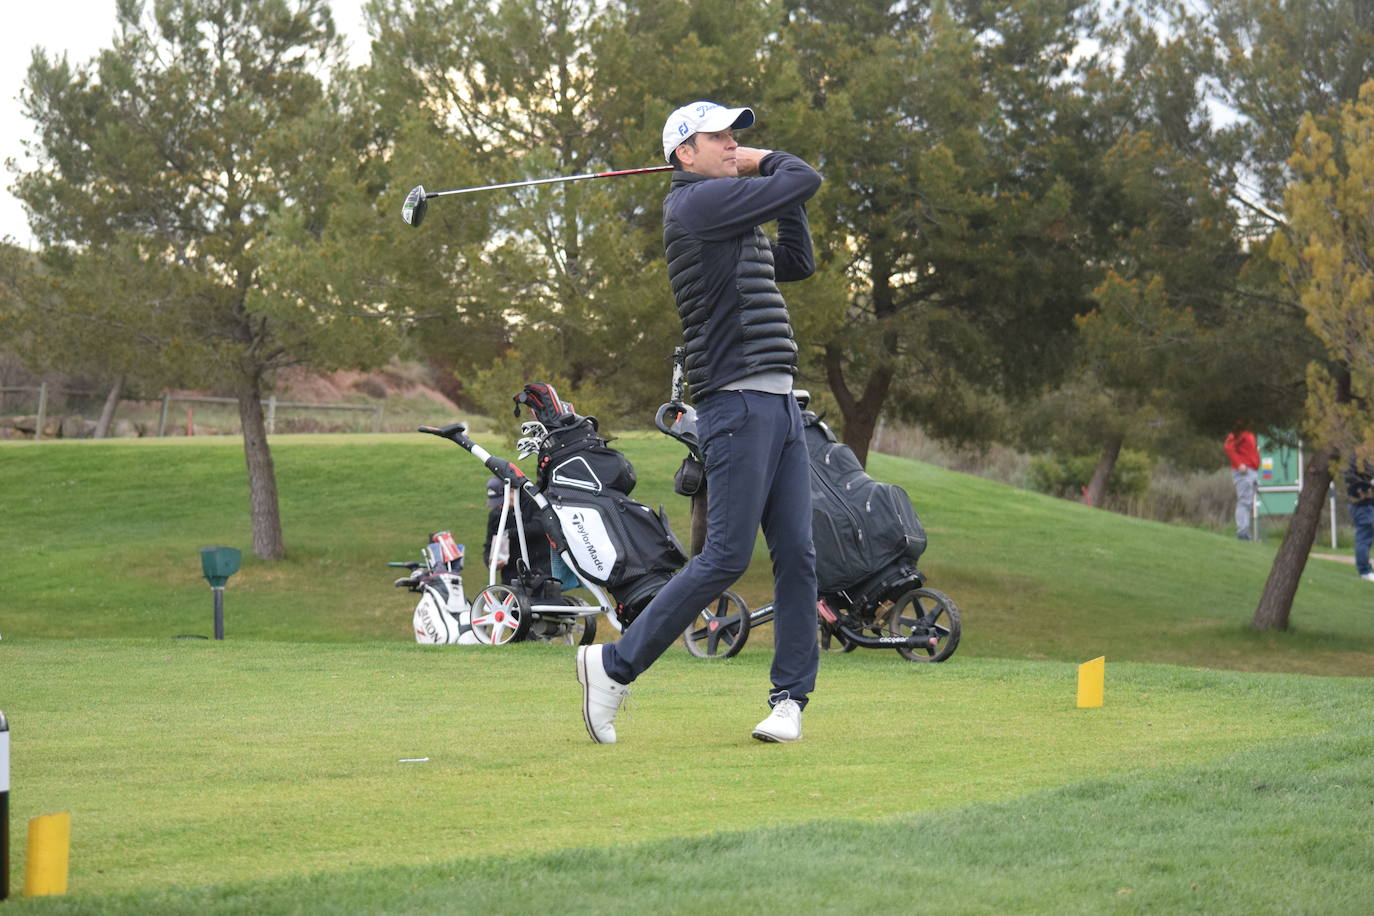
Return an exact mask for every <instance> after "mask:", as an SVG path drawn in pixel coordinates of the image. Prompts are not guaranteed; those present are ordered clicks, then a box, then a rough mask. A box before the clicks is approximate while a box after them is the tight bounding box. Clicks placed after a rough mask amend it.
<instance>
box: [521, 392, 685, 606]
mask: <svg viewBox="0 0 1374 916" xmlns="http://www.w3.org/2000/svg"><path fill="white" fill-rule="evenodd" d="M515 401H516V405H517V406H516V411H517V413H518V412H519V409H520V405H522V404H523V405H525V406H527V407H529V408H530V410H531V411H532V412H533V413H534V415H535V417H536V419H537V420H538V422H539V424H542V429H541V430H540V431H539V435H538V441H537V446H538V455H539V471H538V476H537V478H536V482H537V484H538V486H539V489H540V492H542V493H543V494H544V496H545V498H546V499H547V500H548V501H549V506H550V511H551V512H552V514H553V515H554V516H555V517H556V519H557V521H558V525H559V528H560V530H561V531H562V533H563V539H564V541H565V542H566V546H567V549H568V552H569V553H570V554H571V556H572V559H573V562H574V563H575V564H576V565H577V568H578V571H580V572H581V573H582V575H584V576H586V577H587V578H588V579H590V580H592V581H593V582H596V583H597V584H598V585H604V586H605V587H606V589H607V590H608V591H609V592H610V593H611V596H612V597H614V598H615V601H616V619H617V621H618V622H619V623H620V625H621V627H622V628H623V627H625V626H628V625H629V624H630V622H631V621H633V620H634V618H635V617H636V616H638V614H639V612H640V611H642V610H643V609H644V607H645V605H647V604H648V603H649V601H650V600H651V599H652V598H653V596H654V595H656V594H657V593H658V590H659V589H660V588H662V587H663V585H664V584H665V583H666V582H667V581H668V580H669V579H670V578H672V576H673V574H674V573H676V572H677V570H678V569H679V568H681V567H682V565H683V564H684V563H686V562H687V556H686V554H685V553H684V552H683V550H682V545H681V544H680V543H678V540H677V538H676V537H675V536H674V535H673V531H672V528H671V527H670V526H669V524H668V518H667V516H666V515H664V513H663V508H662V507H661V506H660V507H659V509H658V511H657V512H655V511H653V510H652V509H650V508H649V507H648V506H645V505H643V504H642V503H639V502H636V501H635V500H633V499H631V498H630V492H631V491H632V490H634V486H635V482H636V481H635V472H634V466H633V465H631V464H630V461H629V459H627V458H626V457H625V456H624V455H622V454H621V453H620V452H618V451H616V450H615V449H613V448H611V447H610V446H609V445H608V444H607V442H608V440H606V439H604V438H602V437H601V436H600V435H599V433H598V427H597V422H596V418H595V417H583V416H579V415H578V414H576V413H574V412H573V410H572V408H571V406H570V405H568V404H566V403H565V402H563V401H560V400H559V399H558V395H557V393H556V392H554V390H553V388H552V387H551V386H549V385H542V384H540V385H526V386H525V389H524V391H522V392H521V393H520V394H518V395H516V396H515Z"/></svg>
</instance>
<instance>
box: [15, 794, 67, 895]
mask: <svg viewBox="0 0 1374 916" xmlns="http://www.w3.org/2000/svg"><path fill="white" fill-rule="evenodd" d="M71 843H72V816H71V815H70V814H68V813H67V812H65V811H64V812H62V813H61V814H44V815H41V816H39V817H35V818H31V819H30V820H29V857H28V860H27V862H26V863H25V866H24V895H25V896H26V897H48V896H54V895H58V894H65V893H66V892H67V862H68V856H69V851H70V849H71Z"/></svg>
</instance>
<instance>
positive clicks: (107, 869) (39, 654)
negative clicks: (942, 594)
mask: <svg viewBox="0 0 1374 916" xmlns="http://www.w3.org/2000/svg"><path fill="white" fill-rule="evenodd" d="M660 438H661V437H660ZM491 445H492V446H496V443H494V442H493V443H491ZM618 445H621V446H623V447H624V449H625V451H626V452H627V453H628V454H629V455H630V457H631V458H632V460H634V462H635V465H636V468H637V470H638V472H639V478H640V481H641V483H640V488H639V490H637V491H636V495H637V496H639V497H640V498H641V499H642V500H643V501H645V502H649V503H651V504H656V503H658V502H664V503H666V504H667V505H668V506H669V508H670V509H671V510H672V511H673V513H674V523H675V526H676V527H677V528H678V530H679V531H680V532H682V533H685V531H686V518H685V508H686V507H685V501H684V500H682V499H681V498H679V497H676V496H674V495H673V494H672V493H671V475H672V471H673V469H674V468H675V467H676V464H677V462H678V460H679V458H680V450H679V449H678V448H676V447H674V446H673V445H672V444H671V443H667V442H660V441H659V439H658V438H654V437H647V436H645V437H638V436H636V437H627V438H626V439H624V440H621V441H620V442H619V443H618ZM273 448H274V455H275V457H276V460H277V470H278V475H279V482H280V486H281V489H282V503H283V518H284V524H285V528H286V537H287V544H288V549H289V550H290V552H291V557H290V558H289V559H288V560H287V561H285V562H283V563H280V564H275V565H268V564H263V563H260V562H257V561H254V560H252V559H251V557H249V556H247V555H248V553H249V551H248V547H249V544H248V539H247V532H248V523H247V495H246V491H245V483H244V472H243V459H242V454H241V451H240V448H239V445H238V443H237V441H229V440H212V441H187V440H182V441H177V442H174V443H149V442H136V443H55V444H43V445H39V446H23V445H9V446H0V491H2V492H3V493H4V494H5V502H6V519H5V524H4V525H3V527H0V552H2V555H3V556H4V557H5V560H4V562H3V563H0V637H3V639H0V709H3V710H4V711H5V712H6V714H7V715H8V716H9V718H10V721H11V725H12V728H13V739H12V748H13V755H12V758H13V759H12V770H13V774H12V775H13V780H12V781H13V791H12V796H11V805H12V808H13V811H14V817H15V822H14V830H13V833H14V839H15V844H14V845H15V846H16V847H17V850H16V852H17V854H16V857H15V861H14V863H13V874H14V876H15V877H14V884H15V893H16V894H17V893H18V891H19V889H20V888H21V887H22V878H23V867H24V861H23V848H24V835H25V830H24V822H25V820H26V819H27V818H29V817H32V816H35V815H37V814H41V813H46V812H50V811H59V810H61V811H70V812H71V813H72V817H73V845H72V873H71V893H70V895H69V896H67V897H66V898H62V899H51V900H22V899H20V900H12V901H10V902H9V903H7V904H4V907H7V908H10V909H14V910H15V911H16V912H25V913H27V912H35V913H66V912H90V913H111V912H115V913H120V912H122V913H149V912H206V911H220V912H245V913H247V912H252V913H258V912H283V913H285V912H340V913H352V912H397V913H406V912H436V913H438V912H474V913H476V912H481V913H486V912H511V913H524V912H550V911H556V912H586V913H603V912H623V913H642V912H680V913H696V912H732V913H733V912H779V911H787V910H789V909H790V910H793V911H796V912H875V913H876V912H906V911H913V910H933V909H939V910H942V911H951V912H987V913H992V912H1044V913H1060V912H1098V911H1102V910H1109V911H1120V912H1136V911H1157V912H1175V911H1196V912H1209V913H1213V912H1228V913H1255V912H1291V911H1297V912H1317V913H1328V912H1329V913H1357V912H1364V911H1365V909H1366V904H1367V901H1368V900H1369V899H1374V841H1372V840H1371V837H1374V764H1371V760H1374V715H1372V714H1371V712H1370V710H1371V699H1374V692H1371V689H1370V681H1369V680H1368V675H1369V674H1370V673H1374V663H1371V659H1374V589H1370V588H1369V586H1368V585H1367V584H1366V583H1360V582H1359V581H1358V580H1357V579H1355V577H1354V576H1353V574H1352V573H1351V571H1350V568H1349V567H1343V566H1340V565H1338V564H1334V563H1331V564H1328V563H1322V562H1319V561H1315V560H1314V561H1312V562H1311V563H1310V564H1309V568H1308V573H1307V576H1306V581H1305V582H1304V585H1303V589H1302V591H1301V592H1300V594H1299V600H1298V604H1297V606H1296V607H1295V609H1294V612H1293V623H1294V625H1295V632H1292V633H1288V634H1271V635H1265V636H1259V635H1256V634H1252V633H1249V632H1248V631H1247V630H1246V629H1245V623H1246V622H1247V621H1248V619H1249V614H1250V612H1251V611H1252V609H1253V604H1254V601H1255V598H1256V597H1257V595H1258V593H1259V589H1260V587H1261V586H1262V584H1263V577H1264V575H1265V574H1266V573H1267V568H1268V563H1269V559H1270V557H1269V556H1268V553H1267V551H1266V550H1265V549H1264V548H1262V547H1258V546H1256V545H1246V544H1237V543H1235V542H1233V541H1231V540H1230V539H1228V538H1225V537H1221V536H1216V535H1208V534H1205V533H1201V532H1196V531H1190V530H1183V529H1174V528H1170V527H1167V526H1163V525H1158V524H1152V523H1147V522H1139V521H1134V520H1131V519H1126V518H1122V517H1119V516H1114V515H1110V514H1107V513H1101V512H1094V511H1091V510H1087V509H1084V508H1082V507H1080V506H1077V505H1073V504H1069V503H1065V502H1061V501H1056V500H1051V499H1046V498H1043V497H1039V496H1036V495H1034V494H1029V493H1023V492H1019V491H1014V490H1008V489H1006V488H1004V487H1000V486H997V485H995V484H990V483H987V482H985V481H981V480H977V479H975V478H972V477H967V476H964V475H958V474H952V473H949V472H945V471H942V470H939V469H937V468H933V467H929V466H924V465H917V464H913V463H911V462H904V461H900V460H898V459H894V458H889V457H887V456H874V461H873V462H872V466H871V468H870V470H871V471H872V472H873V473H874V474H875V476H878V477H880V478H882V479H886V480H891V481H894V482H897V483H899V484H901V485H903V486H905V487H907V488H908V490H909V491H910V492H911V493H912V495H913V500H914V502H915V503H916V506H917V509H918V511H919V512H920V513H921V517H922V520H923V521H924V522H925V523H926V525H927V527H928V529H929V531H930V539H931V546H930V549H929V551H928V553H927V555H926V559H925V560H924V561H923V563H922V566H923V568H924V569H925V570H926V572H927V573H928V574H929V575H930V577H931V584H932V585H935V586H937V587H939V588H941V589H943V590H945V591H947V592H949V593H950V594H951V595H952V596H954V598H955V600H956V601H957V602H958V603H959V605H960V607H961V608H962V609H963V611H964V618H965V632H964V641H963V643H962V644H961V646H960V649H959V651H958V653H957V654H956V655H955V656H954V658H953V659H952V660H951V661H950V662H948V663H946V664H942V665H928V666H927V665H915V664H911V663H908V662H904V661H902V660H901V659H900V658H899V657H898V656H897V655H896V653H893V652H874V651H865V650H860V651H857V652H854V653H852V654H848V655H835V654H827V655H825V656H824V657H823V658H822V670H821V683H820V687H819V689H818V691H817V694H816V696H815V702H814V703H813V704H812V706H811V707H810V708H809V709H808V711H807V714H806V719H805V732H806V738H805V740H803V741H802V742H800V743H798V744H796V745H786V746H779V745H763V744H760V743H758V742H755V741H752V740H751V739H750V738H749V737H748V733H749V729H750V728H751V726H752V725H753V724H754V723H755V722H756V721H757V720H758V719H759V718H761V717H762V715H763V713H764V711H765V710H764V705H763V695H764V691H765V689H766V686H767V666H768V660H769V651H768V642H769V640H768V633H767V631H766V629H765V630H761V631H756V632H755V633H754V634H751V637H750V641H749V645H748V646H747V647H746V649H745V651H744V652H743V653H742V654H741V655H740V656H739V657H738V658H736V659H733V660H729V661H725V662H720V661H714V662H703V661H698V660H694V659H692V658H690V657H689V656H688V655H687V654H686V652H685V650H682V649H674V650H672V651H670V652H669V654H668V655H667V656H665V657H664V659H663V660H662V661H661V662H660V663H659V665H658V666H656V667H655V668H654V670H653V671H652V672H651V674H650V675H649V676H646V677H645V678H644V679H642V680H641V682H640V683H638V684H637V685H636V687H635V690H634V696H633V698H632V704H633V706H632V709H631V711H630V714H629V718H628V720H627V721H623V722H622V724H620V726H619V730H620V733H621V736H622V739H621V742H620V743H619V744H617V745H614V746H610V747H602V746H596V745H593V744H591V743H590V742H589V741H588V740H587V738H586V734H585V731H584V729H583V727H582V724H581V721H580V717H579V714H578V695H577V686H576V683H575V681H574V678H573V674H572V662H571V652H570V650H568V649H567V648H563V647H554V646H545V645H529V644H527V645H517V646H510V647H506V648H502V649H484V648H480V647H475V648H470V649H469V648H462V649H460V648H457V647H434V648H421V647H417V646H415V645H414V644H413V642H411V641H410V636H409V634H408V624H409V617H410V611H411V608H412V606H413V603H412V602H411V600H410V598H411V596H410V595H409V594H408V593H405V592H402V591H399V590H394V589H392V588H391V585H390V581H391V578H392V574H391V571H390V570H387V569H386V567H385V565H384V564H385V562H386V561H387V560H389V559H407V558H410V557H412V556H414V555H415V553H416V552H417V551H418V549H419V547H420V545H421V544H422V543H423V541H424V538H425V536H426V534H427V533H428V532H429V531H432V530H438V529H440V528H451V529H452V530H453V531H454V532H455V534H456V535H457V536H458V539H459V540H460V541H466V542H467V543H468V545H469V548H470V550H471V555H472V556H475V555H476V554H478V553H479V552H480V532H481V530H482V529H481V528H480V527H479V526H480V525H481V522H482V520H483V518H484V516H485V507H484V505H483V499H482V483H483V481H484V480H485V478H486V472H485V469H483V468H482V467H481V466H480V465H479V464H478V463H477V462H476V461H474V460H472V458H471V457H470V456H468V455H466V454H465V453H463V452H461V451H459V450H458V449H456V448H454V447H452V446H449V445H447V444H446V443H443V442H439V441H438V440H433V439H428V438H424V437H420V436H414V437H402V436H379V437H373V436H357V437H315V438H307V437H283V438H280V439H274V444H273ZM212 543H222V544H229V545H232V546H238V547H241V548H242V549H244V552H245V555H246V556H245V559H246V560H247V562H246V564H245V568H244V570H243V571H242V572H241V573H239V574H238V575H237V576H235V577H234V578H233V579H232V580H231V581H230V585H229V587H228V589H227V592H226V600H225V607H226V621H227V627H226V629H227V634H228V639H227V640H226V641H225V642H223V643H215V642H207V641H202V640H178V639H175V638H174V637H175V636H177V635H178V634H187V633H201V634H204V633H208V632H209V629H210V594H209V589H208V588H207V587H206V586H205V583H204V582H203V580H201V579H200V576H199V560H198V548H199V547H200V546H202V545H205V544H212ZM475 566H476V562H473V563H472V564H471V567H475ZM471 567H470V569H469V573H468V576H467V581H468V591H469V593H471V592H473V591H474V590H475V585H476V583H477V582H478V581H480V580H481V575H480V573H479V572H478V571H477V570H476V569H475V568H471ZM741 589H742V591H743V592H744V593H745V595H746V597H747V598H748V599H749V601H750V603H751V604H757V603H760V602H761V601H763V600H766V598H767V589H768V572H767V560H766V555H765V554H764V553H763V552H762V551H760V553H759V554H758V555H757V556H756V562H755V564H754V568H753V569H752V570H751V572H750V575H749V577H747V578H746V580H745V581H744V583H743V584H742V586H741ZM1101 654H1105V655H1106V656H1107V680H1106V705H1105V706H1104V707H1103V708H1101V709H1093V710H1079V709H1075V708H1074V705H1073V703H1074V686H1075V682H1074V678H1075V665H1076V663H1077V662H1079V661H1083V660H1086V659H1087V658H1090V657H1093V656H1096V655H1101ZM1222 669H1245V670H1222ZM1285 671H1287V672H1311V673H1314V674H1315V673H1324V674H1338V675H1347V676H1345V677H1317V676H1310V674H1302V673H1298V674H1292V673H1287V674H1285V673H1257V672H1285ZM413 758H428V760H425V761H423V762H413V763H403V762H402V760H406V759H413Z"/></svg>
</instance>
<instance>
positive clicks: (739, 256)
mask: <svg viewBox="0 0 1374 916" xmlns="http://www.w3.org/2000/svg"><path fill="white" fill-rule="evenodd" d="M820 184H821V176H820V175H819V174H818V173H817V172H816V170H815V169H813V168H811V166H809V165H807V164H806V163H805V162H803V161H802V160H800V159H798V158H797V157H796V156H792V155H789V154H788V153H782V152H772V153H769V154H768V155H767V156H765V157H764V158H763V160H762V161H761V162H760V163H759V176H758V177H756V178H707V177H705V176H703V175H697V174H694V173H692V172H683V171H677V172H674V173H673V184H672V188H671V189H670V190H669V192H668V197H667V198H666V199H665V200H664V202H663V248H664V251H665V253H666V256H667V260H668V281H669V283H670V284H671V286H672V289H673V297H674V298H675V299H676V300H677V310H678V317H679V318H680V319H681V320H682V340H683V346H684V348H685V350H686V354H685V364H686V369H687V382H688V384H689V385H691V387H692V396H693V398H700V397H701V396H702V395H705V394H709V393H710V392H712V391H715V390H717V389H719V388H720V387H722V386H724V385H728V384H730V383H731V382H734V381H738V380H739V379H742V378H744V377H746V376H750V375H755V374H757V373H760V372H790V373H792V374H793V375H795V374H796V371H797V343H796V340H795V339H794V337H793V334H792V323H791V320H790V318H789V317H788V314H787V303H786V302H784V301H783V298H782V293H780V292H779V291H778V285H777V284H778V283H779V282H786V281H791V280H804V279H806V278H807V277H809V276H811V274H812V273H813V272H814V271H815V269H816V262H815V257H814V255H813V254H812V251H811V228H810V225H809V224H808V223H807V220H806V208H805V206H804V204H805V202H806V201H807V200H808V199H809V198H810V197H811V196H812V195H813V194H815V193H816V189H817V188H819V187H820ZM773 220H776V221H777V223H778V237H777V239H776V241H774V242H770V241H769V240H768V237H767V236H766V235H764V233H763V230H762V229H760V228H759V227H760V225H761V224H763V223H767V222H771V221H773Z"/></svg>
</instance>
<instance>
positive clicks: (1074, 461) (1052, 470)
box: [1026, 449, 1151, 499]
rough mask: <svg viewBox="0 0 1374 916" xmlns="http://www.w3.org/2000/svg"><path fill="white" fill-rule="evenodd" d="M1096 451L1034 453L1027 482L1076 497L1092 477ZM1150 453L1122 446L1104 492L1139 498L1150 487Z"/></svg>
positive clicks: (1127, 497)
mask: <svg viewBox="0 0 1374 916" xmlns="http://www.w3.org/2000/svg"><path fill="white" fill-rule="evenodd" d="M1098 457H1099V456H1097V455H1056V454H1053V453H1050V454H1044V455H1037V456H1035V457H1034V458H1032V459H1031V463H1030V469H1029V471H1028V472H1027V475H1026V482H1027V484H1028V485H1029V486H1030V487H1031V489H1034V490H1038V491H1040V492H1041V493H1049V494H1050V495H1052V496H1063V497H1067V498H1072V499H1076V498H1077V497H1078V496H1079V495H1080V494H1081V493H1082V491H1083V488H1084V487H1086V486H1087V485H1088V481H1090V480H1091V479H1092V476H1093V470H1094V469H1095V468H1096V467H1097V462H1098ZM1150 468H1151V459H1150V456H1149V455H1147V454H1145V453H1144V452H1137V451H1134V450H1132V449H1123V450H1122V452H1121V455H1120V456H1119V457H1118V458H1117V461H1116V466H1115V467H1114V468H1112V473H1111V476H1109V477H1108V478H1107V492H1108V493H1109V494H1111V495H1112V496H1114V497H1116V498H1117V499H1133V498H1139V497H1141V496H1143V495H1144V494H1145V492H1146V491H1147V490H1149V488H1150Z"/></svg>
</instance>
